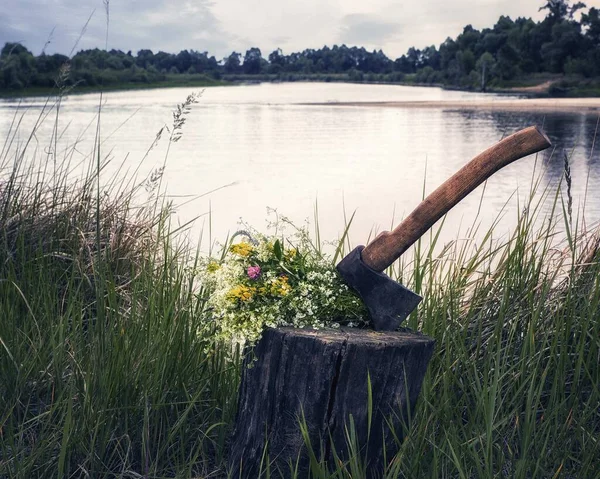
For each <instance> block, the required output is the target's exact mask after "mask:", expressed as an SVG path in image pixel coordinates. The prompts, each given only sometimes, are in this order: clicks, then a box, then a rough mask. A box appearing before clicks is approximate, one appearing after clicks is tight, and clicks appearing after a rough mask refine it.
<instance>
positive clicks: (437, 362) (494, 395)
mask: <svg viewBox="0 0 600 479" xmlns="http://www.w3.org/2000/svg"><path fill="white" fill-rule="evenodd" d="M58 105H60V102H59V103H57V104H52V103H49V104H48V105H47V106H46V109H47V110H46V111H45V112H44V113H43V114H42V115H41V116H40V121H42V120H43V119H44V117H49V118H51V117H52V115H50V113H51V112H54V113H57V112H58V110H59V108H58ZM181 108H183V110H185V107H184V106H182V107H181ZM178 111H182V110H181V109H178ZM54 118H55V119H54V121H58V116H57V115H56V116H55V117H54ZM18 123H19V118H18V117H15V122H14V127H13V129H11V133H9V135H8V137H7V138H6V139H5V144H4V145H3V147H2V148H1V151H2V153H1V157H0V164H1V167H2V171H1V180H0V232H1V233H0V234H1V237H0V477H11V478H12V477H15V478H29V477H44V478H45V477H106V478H109V477H111V478H112V477H146V478H150V477H226V476H227V467H226V454H227V444H228V436H229V433H230V430H231V426H232V421H233V418H234V414H235V407H236V400H237V387H238V381H239V377H240V360H239V355H236V354H234V355H233V357H232V355H231V354H230V350H229V348H226V347H224V346H222V345H215V344H214V343H213V342H212V341H210V339H211V338H210V337H208V336H209V335H206V334H200V333H199V331H200V328H199V327H198V326H199V324H200V322H202V321H205V320H206V317H205V316H206V315H205V312H204V311H203V303H202V300H201V298H202V297H203V295H202V294H198V293H199V291H198V285H197V284H196V283H195V278H194V270H195V265H196V262H197V259H198V257H197V252H196V251H197V250H196V249H195V248H190V247H189V246H188V245H186V244H185V243H184V242H183V241H180V240H179V239H178V238H179V237H178V236H177V235H176V234H173V229H172V228H171V226H170V223H169V217H170V216H169V213H170V211H169V205H168V204H167V203H164V202H163V201H162V199H161V198H162V197H161V195H160V189H158V186H157V184H158V183H160V173H159V174H156V175H154V176H151V177H150V178H149V179H148V181H145V182H144V181H140V182H136V183H132V182H130V181H124V180H123V181H121V180H119V179H118V178H120V176H119V175H115V177H113V178H109V179H108V180H105V181H103V182H100V185H101V188H102V191H100V194H98V193H99V190H98V188H97V185H98V175H99V174H101V170H102V169H103V168H104V165H105V164H106V162H105V161H104V160H103V161H101V162H100V165H99V166H91V167H89V168H87V169H85V171H86V173H85V174H84V175H83V176H76V175H75V176H74V175H73V174H72V173H73V171H75V170H76V166H77V165H76V164H75V163H77V161H76V160H75V159H74V158H75V152H74V149H75V146H74V145H73V146H68V145H67V147H65V148H62V149H61V148H60V147H59V143H60V137H59V135H58V134H56V135H54V136H53V137H52V139H51V140H50V147H51V148H47V149H43V148H34V145H35V141H34V138H35V133H36V132H35V131H33V132H31V135H29V137H28V140H25V141H22V142H20V143H19V142H18V141H16V138H17V135H16V131H17V130H18ZM36 128H37V127H36ZM58 130H59V129H58V128H56V129H55V131H57V132H58ZM173 138H177V139H178V138H179V134H178V133H175V136H174V137H172V138H171V139H168V138H167V141H172V140H173ZM159 140H160V139H159V138H158V137H157V139H156V141H159ZM175 141H176V140H175ZM59 151H63V153H62V157H60V158H59V157H58V153H57V152H59ZM48 152H52V157H49V156H48ZM84 160H85V161H88V162H89V163H90V164H91V165H97V163H96V161H97V157H91V156H90V157H87V158H84ZM153 185H154V186H153ZM145 187H146V188H149V189H151V190H153V191H154V193H155V194H153V195H151V196H150V198H151V201H148V202H143V201H142V202H140V197H141V196H143V193H144V191H145V190H144V188H145ZM153 188H154V189H153ZM548 195H551V198H550V199H551V200H552V201H553V204H554V205H555V209H554V210H553V211H552V213H551V214H550V215H549V216H548V217H546V218H541V217H540V215H541V213H540V204H541V203H539V202H536V201H534V200H533V198H534V195H533V194H532V195H531V198H528V199H527V201H526V202H525V205H523V208H522V209H521V210H520V211H519V212H518V219H517V223H516V227H515V229H514V232H513V233H512V235H511V236H510V237H508V238H505V239H503V240H502V239H497V238H494V229H493V228H492V229H491V230H490V231H489V232H487V233H485V234H482V233H481V232H477V231H475V229H473V230H471V232H470V233H471V239H468V240H462V241H458V240H457V241H456V242H454V243H451V244H448V245H443V246H442V245H438V244H437V238H438V235H437V230H436V231H434V232H433V233H432V234H431V242H430V243H431V244H430V246H425V243H420V244H418V245H417V246H416V247H415V249H414V254H413V255H412V256H411V255H410V254H409V255H408V256H406V257H407V258H409V260H407V261H405V263H403V264H398V265H396V267H395V268H393V269H391V270H390V274H392V275H393V276H395V277H397V278H399V279H401V280H402V281H403V283H405V284H407V285H408V286H409V287H411V288H412V289H413V290H415V291H417V292H421V293H422V294H424V297H425V299H424V301H423V303H422V305H421V306H420V307H419V309H418V311H417V312H416V313H414V314H413V315H412V316H411V317H410V318H409V321H408V323H409V324H408V325H409V326H410V327H412V328H414V329H419V330H422V331H423V332H424V333H426V334H428V335H430V336H432V337H434V338H435V339H436V351H435V354H434V357H433V359H432V361H431V363H430V366H429V371H428V374H427V376H426V378H425V381H424V384H423V389H422V393H421V396H420V399H419V403H418V405H417V408H416V410H415V411H413V412H412V415H411V419H410V424H409V426H410V427H408V428H407V430H406V431H405V432H406V435H405V439H404V440H403V441H402V443H401V444H400V451H399V453H398V454H397V455H395V456H394V457H389V458H388V464H387V469H386V477H389V478H395V477H406V478H413V477H458V478H462V477H465V478H475V477H476V478H480V477H482V478H483V477H517V478H520V477H521V478H529V477H586V478H587V477H600V473H599V471H600V459H599V455H598V450H600V445H599V444H598V442H599V440H600V439H599V437H600V410H599V405H600V367H599V364H600V326H599V324H600V323H599V315H600V313H599V306H600V284H599V278H600V274H599V273H600V266H599V265H600V262H599V259H600V246H599V245H600V236H599V234H598V232H596V231H582V227H581V226H580V225H581V224H583V221H581V219H579V220H578V218H577V217H575V219H572V218H571V216H572V215H571V214H569V213H568V209H569V206H568V204H569V202H568V199H567V200H565V202H563V201H562V195H561V193H560V191H557V192H552V191H546V192H544V195H542V196H544V197H546V196H548ZM346 233H347V232H345V233H344V236H343V237H342V240H341V241H340V244H339V247H338V250H337V253H338V255H339V254H343V253H344V250H346V251H347V248H349V247H350V246H351V245H350V240H349V236H348V235H347V234H346ZM317 236H318V228H317ZM474 238H478V239H477V240H475V239H474ZM319 242H320V241H319ZM203 330H205V329H203ZM302 427H303V425H302V424H301V423H300V424H299V428H302ZM355 441H356V440H355V436H354V434H353V432H352V427H351V425H350V424H349V426H348V442H349V450H351V451H356V453H355V454H354V455H353V458H352V460H351V461H349V462H348V463H344V462H341V461H339V462H337V463H336V464H324V463H322V462H319V454H318V450H317V451H315V454H314V456H313V460H312V461H311V464H312V465H311V475H312V477H318V478H329V477H333V478H351V477H352V478H357V477H361V475H364V471H365V466H364V464H365V462H366V459H365V457H364V450H363V449H361V446H364V445H360V444H356V443H355ZM315 447H316V445H315ZM262 470H263V471H264V474H263V477H280V476H281V474H282V472H281V471H278V470H277V468H275V467H271V466H270V465H269V461H268V457H267V456H265V464H264V467H263V469H262ZM291 471H292V472H291V473H289V474H288V475H291V476H292V477H293V476H294V472H293V471H294V465H291Z"/></svg>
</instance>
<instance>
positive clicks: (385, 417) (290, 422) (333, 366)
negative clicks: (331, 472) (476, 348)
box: [229, 328, 434, 478]
mask: <svg viewBox="0 0 600 479" xmlns="http://www.w3.org/2000/svg"><path fill="white" fill-rule="evenodd" d="M433 345H434V341H433V339H431V338H428V337H427V336H423V335H420V334H415V333H408V332H375V331H371V330H358V329H348V328H342V329H327V330H318V331H316V330H309V329H294V328H279V329H268V330H267V331H265V333H264V334H263V337H262V339H261V340H260V341H259V342H258V344H257V345H256V346H255V348H254V352H253V354H252V353H250V354H248V355H247V357H246V360H245V367H244V369H243V377H242V383H241V386H240V393H239V401H238V413H237V417H236V425H235V431H234V435H233V442H232V448H231V453H230V458H229V464H230V468H231V472H232V476H231V477H236V478H237V477H244V478H256V477H258V471H259V467H260V464H261V461H263V460H266V458H267V457H268V458H269V460H270V461H271V462H273V465H272V466H271V469H272V470H273V466H276V467H278V468H279V469H280V471H282V472H284V473H285V471H289V470H290V467H289V464H290V463H292V464H294V465H296V462H297V461H299V468H300V470H301V471H306V470H307V469H308V467H309V457H308V454H307V449H306V448H305V447H304V441H303V438H302V434H301V431H300V426H299V422H300V420H301V418H302V417H304V419H305V421H306V424H307V426H308V436H309V438H310V442H311V444H312V447H313V450H315V454H316V456H317V458H318V459H321V458H324V459H325V460H327V462H328V463H329V464H333V457H334V456H333V450H332V447H331V442H332V443H333V445H334V447H335V452H336V453H337V455H338V457H340V458H341V459H342V460H344V459H348V456H349V451H348V447H347V441H346V431H347V429H346V426H347V425H349V419H350V416H351V417H352V421H353V423H354V427H355V430H356V437H357V440H358V441H357V442H358V444H359V445H360V446H361V447H367V446H368V467H369V470H370V471H373V472H374V473H376V472H375V471H379V473H381V471H382V470H383V468H384V466H385V465H384V464H383V452H384V449H385V451H386V452H385V454H386V457H387V458H388V460H389V458H391V457H393V455H394V454H395V452H396V451H397V444H398V439H400V440H401V439H402V438H401V435H402V422H403V421H405V420H406V418H407V415H408V412H409V411H410V410H412V409H413V408H414V406H415V403H416V400H417V396H418V395H419V391H420V389H421V384H422V381H423V377H424V376H425V372H426V370H427V365H428V363H429V360H430V359H431V355H432V353H433ZM367 378H369V380H370V383H371V394H372V396H371V398H372V399H371V401H372V402H371V404H372V417H371V428H370V433H369V425H368V422H369V412H368V409H369V408H368V403H369V399H368V390H369V388H368V379H367ZM390 424H391V425H392V426H393V429H394V431H395V434H396V435H398V436H399V437H396V439H395V438H394V434H392V433H391V431H390V427H389V425H390ZM330 437H331V439H332V441H329V440H328V439H329V438H330ZM265 446H267V449H266V452H265ZM265 467H266V464H263V470H264V468H265ZM300 477H303V476H302V475H301V476H300ZM306 477H308V476H306Z"/></svg>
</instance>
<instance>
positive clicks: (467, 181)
mask: <svg viewBox="0 0 600 479" xmlns="http://www.w3.org/2000/svg"><path fill="white" fill-rule="evenodd" d="M551 145H552V143H551V142H550V140H549V139H548V137H547V136H546V135H545V134H544V133H543V132H542V131H540V130H538V128H537V127H535V126H530V127H529V128H525V129H523V130H521V131H518V132H517V133H514V134H512V135H510V136H508V137H506V138H504V139H503V140H502V141H500V142H498V143H496V144H495V145H494V146H492V147H490V148H488V149H487V150H485V151H484V152H483V153H481V154H480V155H478V156H476V157H475V158H473V159H472V160H471V161H470V162H469V163H467V164H466V165H465V166H463V167H462V168H461V169H460V170H458V171H457V172H456V173H455V174H454V176H452V177H451V178H449V179H447V180H446V181H445V182H444V183H443V184H442V185H441V186H439V187H438V188H437V189H436V190H435V191H434V192H433V193H431V194H430V195H429V196H428V197H427V198H425V199H424V200H423V201H422V202H421V204H420V205H419V206H417V208H416V209H415V210H414V211H413V212H412V213H411V214H410V215H408V217H406V219H405V220H404V221H403V222H402V223H400V224H399V225H398V226H397V227H396V228H395V229H394V231H391V232H389V231H384V232H382V233H381V234H379V235H378V236H377V237H376V238H375V239H374V240H373V241H372V242H371V243H369V244H368V245H367V247H366V248H365V249H364V250H363V251H362V260H363V262H364V263H365V264H366V265H367V266H369V267H370V268H372V269H374V270H375V271H383V270H384V269H385V268H387V267H388V266H390V265H391V264H392V263H393V262H394V261H396V260H397V259H398V258H399V257H400V255H401V254H402V253H404V252H405V251H406V250H407V249H408V248H409V247H410V246H411V245H412V244H413V243H414V242H415V241H417V240H418V239H419V238H420V237H421V236H423V234H424V233H425V232H426V231H427V230H428V229H429V228H431V226H433V224H434V223H435V222H436V221H437V220H439V219H440V218H441V217H442V216H444V215H445V214H446V213H447V212H448V211H450V209H452V208H453V207H454V206H455V205H456V204H457V203H458V202H459V201H460V200H462V199H463V198H464V197H465V196H467V195H468V194H469V193H470V192H471V191H473V190H474V189H475V188H477V187H478V186H479V185H480V184H481V183H483V182H484V181H485V180H487V179H488V178H489V177H490V176H492V175H493V174H494V173H496V171H498V170H499V169H500V168H503V167H504V166H506V165H509V164H510V163H512V162H513V161H516V160H518V159H519V158H523V157H524V156H527V155H531V154H533V153H537V152H538V151H541V150H545V149H546V148H548V147H549V146H551Z"/></svg>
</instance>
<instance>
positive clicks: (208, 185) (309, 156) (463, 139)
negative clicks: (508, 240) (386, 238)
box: [0, 83, 600, 245]
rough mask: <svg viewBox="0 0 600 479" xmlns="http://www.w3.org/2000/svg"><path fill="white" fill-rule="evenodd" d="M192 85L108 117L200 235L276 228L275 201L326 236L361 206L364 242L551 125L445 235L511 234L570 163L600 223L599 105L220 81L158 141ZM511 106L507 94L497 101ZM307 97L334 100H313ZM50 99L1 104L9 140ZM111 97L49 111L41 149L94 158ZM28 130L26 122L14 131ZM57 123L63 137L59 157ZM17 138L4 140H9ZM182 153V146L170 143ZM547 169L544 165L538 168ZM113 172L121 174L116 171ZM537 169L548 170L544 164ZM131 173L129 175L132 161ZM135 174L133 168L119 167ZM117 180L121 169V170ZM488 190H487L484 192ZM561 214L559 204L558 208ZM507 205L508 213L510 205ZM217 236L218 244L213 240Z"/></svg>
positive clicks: (116, 138)
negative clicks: (521, 103) (519, 135)
mask: <svg viewBox="0 0 600 479" xmlns="http://www.w3.org/2000/svg"><path fill="white" fill-rule="evenodd" d="M192 91H193V90H192V89H180V88H178V89H160V90H146V91H134V92H131V91H128V92H116V93H108V94H105V95H104V96H103V103H102V109H101V121H100V136H101V138H102V141H103V143H102V150H101V152H102V155H103V156H107V157H110V158H112V165H111V166H110V167H109V168H108V173H110V172H111V171H115V169H116V168H117V166H118V165H122V166H123V167H124V169H125V170H129V171H130V172H131V171H134V170H136V169H137V170H138V176H139V177H140V178H142V177H143V176H145V175H147V174H149V173H150V172H152V171H154V170H156V169H157V168H160V167H161V166H162V165H163V164H164V162H165V158H166V168H165V173H164V184H165V185H166V188H167V192H168V193H169V194H171V195H172V196H173V197H174V200H175V201H176V202H178V203H180V204H181V203H186V201H187V199H189V198H191V197H194V196H197V195H201V194H203V193H206V192H209V191H211V190H214V189H217V188H219V187H221V186H223V185H227V184H231V183H235V184H234V185H233V186H229V187H227V188H224V189H221V190H218V191H216V192H214V193H211V194H209V195H206V196H204V197H202V198H199V199H197V200H195V201H193V202H190V203H186V204H182V205H181V206H180V207H179V208H178V210H177V216H176V218H175V220H176V221H177V222H180V223H186V222H187V221H188V220H190V219H192V218H194V217H196V216H200V218H199V220H197V221H196V223H195V226H194V227H193V229H192V230H191V234H192V236H194V237H197V236H198V235H199V234H200V232H201V231H202V230H203V231H204V238H205V239H206V237H207V235H208V216H207V215H206V213H207V212H208V211H209V210H210V211H211V216H210V217H211V222H210V228H211V233H212V236H213V238H216V239H224V238H225V236H226V234H227V232H232V231H235V230H236V229H238V228H239V225H238V222H239V220H240V218H241V219H243V220H244V221H245V222H247V223H249V224H251V225H253V226H254V227H256V228H258V229H260V230H264V229H265V227H266V224H267V220H268V219H270V220H272V219H273V218H272V216H271V217H270V218H268V217H267V208H268V207H271V208H276V209H277V210H278V212H279V213H280V214H282V215H285V216H287V217H290V218H291V219H293V220H294V221H297V222H300V223H302V222H303V220H304V219H306V218H309V219H311V220H312V217H313V212H314V209H315V205H318V211H319V219H320V223H319V224H320V229H321V235H322V237H323V238H325V239H334V238H336V237H337V236H338V235H339V234H340V233H341V231H342V230H343V227H344V211H345V212H346V215H347V217H349V216H350V215H351V214H352V213H353V212H355V211H356V214H355V218H354V223H353V228H352V232H351V235H352V240H353V241H354V242H355V243H361V242H364V241H365V240H366V239H367V238H368V237H369V235H370V234H372V233H373V232H374V231H378V230H382V229H389V227H390V226H391V224H392V223H394V222H397V221H398V220H399V219H400V218H401V217H403V216H404V215H406V214H408V213H409V212H410V211H411V209H412V208H414V207H415V206H416V205H417V204H418V203H419V201H420V200H421V198H422V196H423V193H424V191H425V192H430V191H432V190H433V189H434V188H435V187H436V186H437V185H439V184H440V183H441V182H443V181H444V180H445V179H446V178H447V177H449V176H450V175H452V174H453V173H454V172H455V171H456V170H457V169H458V168H460V167H461V166H462V165H463V164H464V163H465V162H466V161H468V160H469V159H471V158H472V157H474V156H475V155H477V154H478V153H480V152H481V151H483V150H484V149H486V148H487V147H489V146H490V145H492V144H493V143H495V142H496V141H498V140H500V139H501V138H502V137H503V136H505V135H507V134H509V133H512V132H514V131H516V130H518V129H520V128H523V127H526V126H529V125H534V124H535V125H538V126H542V127H543V128H544V130H545V131H546V133H547V134H548V136H549V137H550V138H551V140H552V141H553V143H554V149H553V152H546V153H543V154H540V155H538V157H537V160H536V158H535V157H529V158H527V159H524V160H521V161H519V162H517V163H515V164H513V165H510V166H508V167H507V168H505V169H504V170H502V171H501V172H499V173H498V174H496V175H495V176H494V177H493V178H492V179H490V180H489V181H488V182H487V185H486V187H485V192H484V191H483V187H480V188H479V189H478V190H477V191H475V192H474V193H472V194H471V195H470V196H469V197H468V198H466V199H465V200H464V201H463V202H462V203H461V204H460V205H459V206H458V207H456V208H455V209H454V210H453V211H452V212H451V214H450V215H449V217H448V219H447V221H446V225H445V228H444V233H443V235H442V238H443V240H444V241H448V240H451V239H454V238H455V237H457V235H461V234H464V232H465V230H466V227H467V226H468V225H470V224H472V223H473V222H474V221H475V222H477V223H481V229H482V230H483V229H485V228H486V227H488V226H489V225H491V224H492V222H493V220H494V219H495V218H496V217H497V216H498V215H499V214H500V215H501V216H502V219H501V221H500V223H499V226H498V228H497V230H496V231H497V235H501V234H503V233H506V232H508V231H509V230H510V229H511V227H512V226H514V224H515V221H516V218H517V216H518V214H519V212H520V208H521V207H522V205H523V203H524V200H525V198H526V197H527V196H528V194H529V191H530V189H531V185H532V179H534V178H536V177H537V178H540V180H541V184H542V186H545V185H553V186H556V185H557V184H558V182H559V181H560V178H561V176H562V174H563V171H564V154H565V153H566V154H567V155H568V157H569V158H570V160H569V162H570V168H571V172H572V178H573V183H572V194H573V197H574V208H575V212H577V210H578V208H579V209H581V208H582V207H583V203H584V197H586V195H585V192H586V191H587V201H586V204H585V208H586V216H587V219H588V222H589V223H590V224H591V223H593V222H595V221H597V220H598V219H600V195H598V194H597V192H598V191H599V188H600V166H599V159H598V152H597V151H595V152H594V151H593V143H594V137H595V130H596V127H597V122H598V114H597V113H591V112H577V111H571V112H563V113H553V112H541V113H536V112H516V111H485V110H475V111H472V110H469V109H468V108H464V109H462V108H456V107H455V106H454V107H451V108H447V107H444V106H443V102H445V101H448V102H456V101H464V102H470V101H477V100H479V99H481V98H486V99H489V98H490V96H489V95H486V96H483V95H482V94H474V93H465V92H454V91H444V90H441V89H438V88H418V87H401V86H392V85H351V84H337V83H336V84H330V83H323V84H318V83H287V84H262V85H247V86H246V85H244V86H236V87H213V88H208V89H206V90H204V92H203V93H202V97H201V98H200V100H199V102H198V103H197V104H195V105H194V106H193V108H192V111H191V112H190V113H189V114H188V115H187V117H186V123H185V125H184V126H183V129H182V130H181V131H182V133H183V136H182V138H181V140H180V141H178V142H177V143H171V144H170V148H168V146H169V143H168V141H166V140H167V137H168V131H167V130H164V133H163V137H162V139H161V140H160V141H159V142H158V144H157V145H156V146H155V147H154V148H152V149H151V151H150V153H149V154H148V155H147V158H146V159H145V160H144V161H143V163H142V164H141V165H140V161H141V160H142V158H144V156H145V155H146V153H147V151H148V149H149V148H150V147H151V145H152V144H153V142H154V140H155V137H156V134H157V132H158V131H159V130H160V129H161V128H162V127H163V126H167V127H169V128H171V126H172V116H171V112H172V111H173V110H174V108H175V106H176V105H177V104H178V103H181V102H183V101H184V100H185V98H186V96H187V95H188V94H189V93H191V92H192ZM493 98H494V99H495V100H497V101H503V100H504V99H505V98H506V97H493ZM415 100H418V101H432V102H439V103H440V106H439V107H437V108H414V107H413V108H382V107H378V106H370V107H368V106H336V105H334V104H328V103H335V102H361V101H364V102H368V101H372V102H381V101H396V102H402V101H415ZM305 103H321V104H320V105H306V104H305ZM43 104H44V100H43V99H38V98H33V99H26V100H24V101H22V102H17V101H11V100H2V101H0V138H2V140H0V141H2V142H3V143H4V144H5V145H6V141H5V139H6V138H7V135H8V132H9V129H10V128H11V124H13V125H14V121H15V119H16V120H17V121H20V122H21V127H20V128H21V131H20V133H19V134H18V135H17V136H16V137H15V139H14V141H13V142H12V145H13V147H14V146H15V145H16V144H18V143H19V142H21V143H22V142H24V141H25V139H26V138H27V136H28V134H29V133H30V131H31V130H32V128H33V125H34V124H35V122H36V120H37V117H38V113H39V111H40V109H41V108H42V107H43ZM98 107H99V95H98V94H90V95H73V96H70V97H68V98H67V99H65V100H64V101H63V102H62V104H61V106H60V113H59V115H58V123H56V122H55V119H56V115H55V114H56V111H55V110H53V111H52V112H51V113H50V114H49V115H48V117H47V118H46V119H45V120H44V122H43V124H42V126H41V127H40V129H39V131H38V132H37V134H36V137H35V138H34V140H33V143H32V144H31V147H36V148H37V154H38V155H41V156H42V157H43V156H44V155H47V156H48V155H50V156H48V158H49V160H48V161H54V158H56V161H57V162H59V163H60V162H64V161H65V159H64V157H65V154H64V152H65V151H73V146H75V147H76V153H75V154H74V155H73V157H72V161H83V162H84V163H86V164H89V162H90V161H91V160H90V158H91V152H92V150H93V143H94V141H93V140H94V135H95V131H96V127H97V122H96V120H97V111H98ZM13 131H14V126H13ZM53 131H56V132H58V135H59V137H60V141H59V142H58V148H57V151H56V155H55V156H54V148H53V143H52V142H51V138H52V133H53ZM5 145H3V146H5ZM167 149H168V152H167ZM534 167H535V168H534ZM111 168H112V170H111ZM534 169H535V171H534ZM121 171H123V170H121ZM119 174H120V175H123V173H122V172H121V173H119ZM109 176H110V175H109ZM482 193H484V194H483V196H482ZM544 208H545V209H546V211H550V209H549V208H550V206H549V204H546V205H545V206H544ZM502 212H503V213H502ZM205 245H206V242H205Z"/></svg>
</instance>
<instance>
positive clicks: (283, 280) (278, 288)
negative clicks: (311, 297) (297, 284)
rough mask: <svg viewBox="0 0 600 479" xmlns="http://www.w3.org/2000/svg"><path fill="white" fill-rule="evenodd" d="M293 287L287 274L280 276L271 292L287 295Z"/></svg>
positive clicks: (277, 294)
mask: <svg viewBox="0 0 600 479" xmlns="http://www.w3.org/2000/svg"><path fill="white" fill-rule="evenodd" d="M291 290H292V287H291V286H290V283H289V280H288V277H287V276H279V277H278V278H277V279H276V280H275V282H274V283H273V284H272V285H271V291H270V292H271V294H273V295H275V296H287V295H288V294H289V293H290V291H291Z"/></svg>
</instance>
